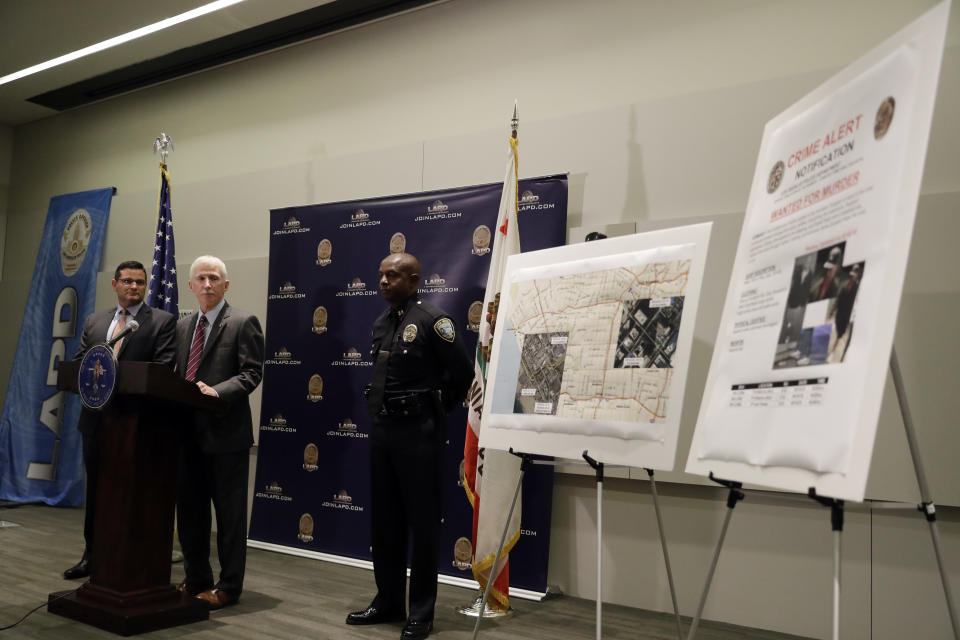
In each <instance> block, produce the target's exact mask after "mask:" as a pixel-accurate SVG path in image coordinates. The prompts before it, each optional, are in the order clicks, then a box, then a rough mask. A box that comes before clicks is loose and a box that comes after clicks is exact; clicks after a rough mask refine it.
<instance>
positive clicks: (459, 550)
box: [453, 537, 473, 571]
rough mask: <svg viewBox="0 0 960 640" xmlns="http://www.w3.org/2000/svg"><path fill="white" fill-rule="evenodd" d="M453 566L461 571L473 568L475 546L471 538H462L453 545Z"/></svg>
mask: <svg viewBox="0 0 960 640" xmlns="http://www.w3.org/2000/svg"><path fill="white" fill-rule="evenodd" d="M453 566H455V567H456V568H457V569H460V570H461V571H466V570H467V569H469V568H470V567H472V566H473V544H472V543H471V542H470V538H464V537H460V538H457V541H456V542H454V543H453Z"/></svg>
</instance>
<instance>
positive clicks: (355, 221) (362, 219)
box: [340, 209, 380, 229]
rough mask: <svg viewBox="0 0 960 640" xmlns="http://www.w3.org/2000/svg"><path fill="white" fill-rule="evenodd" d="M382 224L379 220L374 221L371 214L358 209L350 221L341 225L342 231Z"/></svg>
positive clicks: (352, 214) (351, 215)
mask: <svg viewBox="0 0 960 640" xmlns="http://www.w3.org/2000/svg"><path fill="white" fill-rule="evenodd" d="M378 224H380V221H379V220H374V219H373V218H371V217H370V214H369V213H367V212H366V211H364V210H363V209H356V210H355V211H354V212H353V213H351V214H350V221H349V222H344V223H343V224H341V225H340V228H341V229H353V228H355V227H375V226H377V225H378Z"/></svg>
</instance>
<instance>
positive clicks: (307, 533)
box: [297, 513, 313, 542]
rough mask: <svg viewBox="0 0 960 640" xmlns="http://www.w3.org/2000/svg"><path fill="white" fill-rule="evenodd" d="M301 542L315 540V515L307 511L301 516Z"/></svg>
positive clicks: (298, 536)
mask: <svg viewBox="0 0 960 640" xmlns="http://www.w3.org/2000/svg"><path fill="white" fill-rule="evenodd" d="M297 539H299V540H300V542H313V516H311V515H310V514H309V513H305V514H303V515H302V516H300V527H299V531H298V532H297Z"/></svg>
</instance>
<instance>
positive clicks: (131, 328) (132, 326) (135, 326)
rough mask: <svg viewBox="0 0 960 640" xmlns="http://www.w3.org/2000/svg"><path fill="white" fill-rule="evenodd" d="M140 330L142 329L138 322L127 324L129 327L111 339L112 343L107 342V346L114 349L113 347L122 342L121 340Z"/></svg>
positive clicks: (133, 321)
mask: <svg viewBox="0 0 960 640" xmlns="http://www.w3.org/2000/svg"><path fill="white" fill-rule="evenodd" d="M139 328H140V323H139V322H137V321H136V320H131V321H130V322H128V323H127V326H125V327H124V328H123V331H121V332H120V333H118V334H117V335H115V336H113V338H111V339H110V341H109V342H107V346H108V347H111V348H113V345H115V344H117V343H118V342H120V340H122V339H123V338H126V337H127V336H128V335H130V334H131V333H133V332H134V331H136V330H137V329H139Z"/></svg>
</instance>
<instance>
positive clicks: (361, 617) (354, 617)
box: [347, 605, 426, 638]
mask: <svg viewBox="0 0 960 640" xmlns="http://www.w3.org/2000/svg"><path fill="white" fill-rule="evenodd" d="M404 617H405V616H404V614H403V613H394V612H391V611H381V610H380V609H377V608H376V607H374V606H372V605H371V606H369V607H367V608H366V609H364V610H363V611H354V612H353V613H350V614H347V624H380V623H382V622H400V621H401V620H403V619H404ZM423 637H424V638H425V637H426V636H423Z"/></svg>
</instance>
